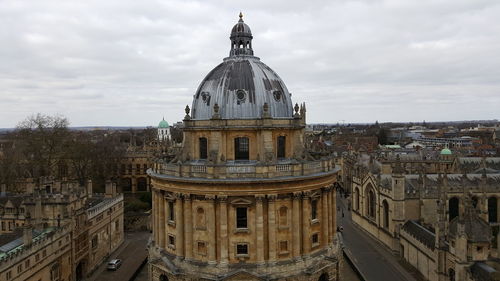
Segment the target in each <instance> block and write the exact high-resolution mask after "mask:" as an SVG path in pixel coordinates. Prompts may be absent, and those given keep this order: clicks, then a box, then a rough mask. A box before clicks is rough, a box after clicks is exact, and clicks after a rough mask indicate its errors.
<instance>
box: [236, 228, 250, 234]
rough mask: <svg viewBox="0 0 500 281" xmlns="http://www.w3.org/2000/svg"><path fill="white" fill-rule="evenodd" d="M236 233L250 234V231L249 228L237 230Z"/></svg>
mask: <svg viewBox="0 0 500 281" xmlns="http://www.w3.org/2000/svg"><path fill="white" fill-rule="evenodd" d="M234 233H250V230H249V229H248V228H236V229H235V230H234Z"/></svg>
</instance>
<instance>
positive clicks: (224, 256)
mask: <svg viewBox="0 0 500 281" xmlns="http://www.w3.org/2000/svg"><path fill="white" fill-rule="evenodd" d="M217 199H218V200H219V208H220V215H219V226H220V240H221V244H220V262H221V265H222V266H226V265H227V264H228V263H229V252H228V251H229V239H228V221H227V196H218V197H217Z"/></svg>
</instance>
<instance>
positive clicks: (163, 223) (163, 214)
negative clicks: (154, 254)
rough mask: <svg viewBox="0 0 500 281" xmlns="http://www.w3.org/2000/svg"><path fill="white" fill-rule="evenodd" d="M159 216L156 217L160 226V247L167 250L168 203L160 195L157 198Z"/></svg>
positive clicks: (163, 196)
mask: <svg viewBox="0 0 500 281" xmlns="http://www.w3.org/2000/svg"><path fill="white" fill-rule="evenodd" d="M159 200H160V202H159V204H160V215H159V216H158V218H159V221H158V223H159V224H160V227H159V229H160V245H161V247H162V248H164V249H166V248H167V216H168V201H167V198H165V195H163V194H162V196H160V198H159Z"/></svg>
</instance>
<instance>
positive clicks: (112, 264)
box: [108, 259, 122, 270]
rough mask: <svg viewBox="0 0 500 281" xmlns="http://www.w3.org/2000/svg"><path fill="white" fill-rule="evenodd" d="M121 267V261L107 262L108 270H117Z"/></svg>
mask: <svg viewBox="0 0 500 281" xmlns="http://www.w3.org/2000/svg"><path fill="white" fill-rule="evenodd" d="M121 265H122V260H121V259H112V260H110V261H109V262H108V270H117V269H118V268H120V266H121Z"/></svg>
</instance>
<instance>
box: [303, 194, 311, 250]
mask: <svg viewBox="0 0 500 281" xmlns="http://www.w3.org/2000/svg"><path fill="white" fill-rule="evenodd" d="M310 251H311V198H310V192H304V196H302V255H303V256H306V257H307V255H308V254H309V252H310Z"/></svg>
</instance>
